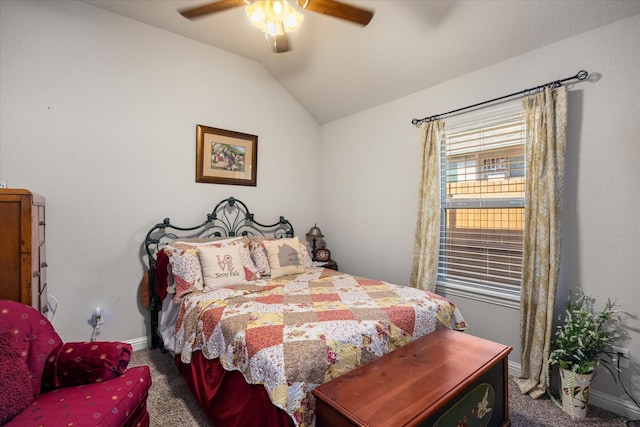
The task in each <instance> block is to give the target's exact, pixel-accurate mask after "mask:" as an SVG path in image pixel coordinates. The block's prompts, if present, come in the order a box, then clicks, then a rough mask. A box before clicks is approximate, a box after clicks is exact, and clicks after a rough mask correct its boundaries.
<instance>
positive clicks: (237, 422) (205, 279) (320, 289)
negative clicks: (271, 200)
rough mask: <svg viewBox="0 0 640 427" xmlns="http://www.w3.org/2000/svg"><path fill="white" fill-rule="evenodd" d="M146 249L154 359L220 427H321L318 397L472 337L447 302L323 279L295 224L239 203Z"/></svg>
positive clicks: (160, 233) (363, 282)
mask: <svg viewBox="0 0 640 427" xmlns="http://www.w3.org/2000/svg"><path fill="white" fill-rule="evenodd" d="M144 246H145V251H146V254H147V256H148V265H149V296H148V298H149V308H150V312H151V322H150V323H151V344H152V347H154V348H161V349H163V350H166V351H170V352H171V353H172V354H174V357H175V360H176V365H177V366H178V368H179V370H180V372H181V373H182V375H183V376H184V378H185V382H186V383H187V385H188V386H189V388H190V389H191V391H192V392H193V394H194V395H195V396H196V398H197V400H198V402H199V403H200V406H201V407H202V409H203V411H204V412H205V414H206V415H207V417H208V418H209V419H210V420H211V422H212V423H213V424H214V425H217V426H252V425H255V426H273V427H276V426H313V425H314V423H315V400H314V396H313V394H312V393H311V392H312V391H313V389H314V388H315V387H317V386H318V385H320V384H322V383H325V382H327V381H330V380H332V379H334V378H336V377H338V376H340V375H341V374H343V373H345V372H349V371H351V370H353V369H355V368H357V367H358V366H361V365H363V364H365V363H367V362H370V361H372V360H374V359H377V358H379V357H381V356H383V355H385V354H388V353H390V352H392V351H394V350H396V349H397V348H399V347H401V346H403V345H405V344H408V343H409V342H412V341H414V340H416V339H417V338H420V337H422V336H425V335H428V334H430V333H432V332H434V331H436V330H438V329H441V328H449V329H454V330H464V329H466V327H467V325H466V323H465V321H464V319H463V317H462V315H461V314H460V312H459V311H458V309H457V307H456V306H455V305H454V304H453V303H451V302H450V301H449V300H447V299H445V298H443V297H441V296H438V295H436V294H433V293H429V292H424V291H420V290H417V289H414V288H411V287H408V286H401V285H395V284H391V283H387V282H383V281H380V280H374V279H368V278H364V277H358V276H352V275H349V274H345V273H343V272H340V271H334V270H330V269H326V268H323V267H322V266H321V265H318V264H317V263H314V262H313V261H312V260H311V254H310V250H309V248H308V245H307V244H306V242H304V241H303V239H300V238H298V237H297V236H296V234H295V232H294V228H293V225H292V224H291V223H290V222H289V221H288V220H287V219H285V217H283V216H280V218H279V220H278V221H276V222H274V223H272V224H269V223H267V224H263V223H260V222H258V221H257V220H256V219H255V218H254V215H253V214H252V213H251V211H250V210H249V209H248V207H247V206H246V205H245V204H244V203H243V202H241V201H240V200H237V199H235V198H233V197H229V198H227V199H224V200H222V201H220V202H219V203H218V204H216V206H215V207H214V209H213V211H212V212H211V213H208V214H207V215H206V219H205V220H204V221H203V222H202V223H201V224H198V225H196V226H194V227H186V228H185V227H178V226H175V225H174V224H172V223H171V221H170V219H169V218H165V219H164V221H162V222H161V223H158V224H156V225H155V226H154V227H152V228H151V229H150V230H149V232H148V233H147V236H146V238H145V242H144Z"/></svg>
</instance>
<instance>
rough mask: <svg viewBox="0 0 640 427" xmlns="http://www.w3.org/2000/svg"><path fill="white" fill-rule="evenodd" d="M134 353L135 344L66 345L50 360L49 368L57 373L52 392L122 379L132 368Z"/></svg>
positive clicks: (73, 343)
mask: <svg viewBox="0 0 640 427" xmlns="http://www.w3.org/2000/svg"><path fill="white" fill-rule="evenodd" d="M131 351H132V347H131V344H127V343H122V342H108V341H95V342H68V343H65V344H63V345H62V346H61V347H60V350H59V351H58V352H57V353H55V354H51V356H49V358H48V359H47V362H46V364H47V367H50V370H51V371H53V384H52V385H51V386H50V387H48V388H58V387H67V386H72V385H81V384H91V383H99V382H102V381H107V380H110V379H112V378H115V377H117V376H120V375H122V374H123V373H124V371H126V369H127V366H128V365H129V360H131ZM45 369H46V368H45Z"/></svg>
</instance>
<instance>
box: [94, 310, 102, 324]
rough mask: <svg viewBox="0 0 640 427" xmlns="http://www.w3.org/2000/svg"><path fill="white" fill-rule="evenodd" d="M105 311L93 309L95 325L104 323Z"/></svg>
mask: <svg viewBox="0 0 640 427" xmlns="http://www.w3.org/2000/svg"><path fill="white" fill-rule="evenodd" d="M103 316H104V310H102V309H101V308H100V307H96V308H94V309H93V325H94V326H98V325H102V324H103V323H104V317H103Z"/></svg>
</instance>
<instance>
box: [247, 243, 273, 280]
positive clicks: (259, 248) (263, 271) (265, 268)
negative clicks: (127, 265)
mask: <svg viewBox="0 0 640 427" xmlns="http://www.w3.org/2000/svg"><path fill="white" fill-rule="evenodd" d="M265 240H275V238H273V237H252V238H251V243H250V248H251V258H252V259H253V262H254V264H255V265H256V267H257V268H258V272H260V275H261V276H268V275H270V274H271V269H270V268H269V258H267V250H266V249H265V248H264V243H263V242H264V241H265Z"/></svg>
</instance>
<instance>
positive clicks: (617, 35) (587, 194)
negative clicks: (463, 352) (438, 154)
mask: <svg viewBox="0 0 640 427" xmlns="http://www.w3.org/2000/svg"><path fill="white" fill-rule="evenodd" d="M416 54H417V55H418V54H419V55H428V49H425V50H423V51H420V52H416ZM437 61H438V58H434V60H433V62H434V64H437ZM434 66H436V65H434ZM581 69H585V70H588V71H589V72H590V73H593V80H597V81H590V82H587V81H585V82H581V83H577V84H571V85H570V86H569V108H570V113H569V117H568V121H569V123H568V138H569V140H568V148H567V164H566V177H565V192H566V194H565V203H564V213H563V223H564V232H563V239H564V246H563V261H562V266H561V270H562V271H561V283H560V287H561V289H560V291H559V294H558V299H559V300H558V304H557V305H558V308H559V309H561V308H563V307H564V301H565V296H566V294H567V289H568V288H575V287H581V288H582V289H584V290H585V292H587V293H588V294H591V295H593V296H594V297H595V298H596V300H597V302H598V303H599V304H600V305H602V304H604V302H605V301H606V299H607V298H608V297H611V298H613V299H617V300H618V301H619V302H620V303H621V304H622V306H623V309H624V310H625V311H626V312H627V313H628V315H626V316H625V318H624V324H625V325H626V327H627V330H628V332H629V340H627V341H626V342H624V343H623V345H624V347H627V348H630V349H631V355H632V362H631V363H632V368H631V370H630V371H625V372H624V374H623V381H624V382H625V384H626V385H627V388H628V389H630V391H631V392H632V393H633V394H635V396H636V397H640V357H639V356H638V355H639V354H640V334H639V332H638V331H640V296H639V293H638V288H639V286H638V285H639V284H640V226H639V221H638V218H639V216H638V212H640V172H639V170H640V168H639V167H638V165H639V164H640V106H639V104H640V103H639V102H638V100H639V99H640V17H638V16H636V17H633V18H629V19H626V20H623V21H620V22H618V23H615V24H612V25H609V26H606V27H603V28H600V29H597V30H594V31H591V32H588V33H585V34H583V35H580V36H577V37H573V38H570V39H567V40H564V41H562V42H559V43H555V44H553V45H550V46H547V47H545V48H542V49H539V50H535V51H532V52H530V53H528V54H526V55H522V56H519V57H516V58H513V59H510V60H508V61H504V62H502V63H499V64H496V65H494V66H491V67H488V68H486V69H483V70H480V71H478V72H474V73H471V74H468V75H466V76H463V77H460V78H457V79H453V80H450V81H448V82H446V83H443V84H441V85H438V86H435V87H432V88H430V89H427V90H424V91H421V92H418V93H415V94H413V95H411V96H407V97H405V98H402V99H399V100H397V101H394V102H391V103H388V104H385V105H382V106H379V107H377V108H374V109H371V110H368V111H364V112H362V113H359V114H356V115H353V116H351V117H348V118H345V119H342V120H338V121H335V122H333V123H329V124H327V125H325V126H323V128H322V159H323V170H322V174H321V186H320V188H321V205H322V208H323V216H322V222H319V223H318V225H320V226H321V228H322V231H323V233H325V234H326V235H327V237H326V240H327V243H328V247H329V248H330V249H332V251H333V256H334V258H335V259H336V260H337V261H338V263H339V265H340V267H341V269H342V270H344V271H347V272H350V273H354V274H360V275H366V276H373V277H376V278H383V279H386V280H389V281H392V282H395V283H402V284H407V283H408V282H409V274H410V270H411V259H412V249H413V233H414V227H415V221H416V216H415V215H416V214H415V212H416V206H417V199H416V198H417V185H418V177H419V167H420V144H419V136H420V130H419V129H417V128H415V127H414V126H412V125H411V119H412V118H414V117H415V118H421V117H424V116H430V115H433V114H437V113H442V112H445V111H450V110H453V109H456V108H459V107H463V106H465V105H470V104H474V103H476V102H481V101H484V100H486V99H491V98H494V97H497V96H501V95H504V94H508V93H513V92H516V91H518V90H522V89H525V88H529V87H532V86H536V85H538V84H542V83H546V82H548V81H551V80H555V79H559V78H564V77H568V76H571V75H574V74H576V73H577V72H578V71H579V70H581ZM394 78H402V73H401V71H400V72H399V75H398V76H395V77H394ZM451 298H452V299H453V300H454V301H455V302H456V303H457V304H458V305H459V306H460V307H461V309H462V312H463V314H464V315H465V317H466V319H467V320H468V321H469V323H470V324H471V327H470V333H473V334H475V335H479V336H483V337H486V338H489V339H492V340H495V341H499V342H503V343H505V344H508V345H511V346H512V347H513V348H514V351H513V353H512V355H511V357H510V361H512V362H516V363H519V362H520V359H519V358H520V343H519V310H517V309H509V308H506V307H495V306H491V305H488V304H486V303H481V302H477V301H473V300H470V299H465V298H459V297H454V296H452V297H451ZM594 389H595V390H594ZM594 389H592V397H593V401H594V402H595V403H597V404H599V405H600V406H605V407H608V408H609V409H613V410H616V411H617V412H625V411H627V410H629V411H631V409H629V408H632V406H631V405H630V404H627V403H626V402H629V400H628V399H627V398H626V397H625V396H624V394H623V392H622V390H621V388H620V387H619V386H617V385H615V384H613V382H612V381H611V380H610V377H609V376H608V374H606V373H605V372H604V371H603V372H602V373H601V374H600V375H598V376H597V377H596V380H595V383H594ZM617 398H620V399H623V400H624V401H623V402H620V401H619V400H618V399H617ZM636 409H637V408H636ZM634 414H635V416H636V417H637V416H638V412H635V413H634Z"/></svg>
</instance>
